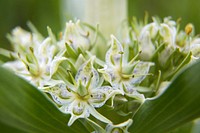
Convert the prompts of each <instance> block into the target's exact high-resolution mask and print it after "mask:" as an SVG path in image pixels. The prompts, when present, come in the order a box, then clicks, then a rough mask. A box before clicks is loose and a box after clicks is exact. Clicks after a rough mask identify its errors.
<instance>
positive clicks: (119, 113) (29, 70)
mask: <svg viewBox="0 0 200 133" xmlns="http://www.w3.org/2000/svg"><path fill="white" fill-rule="evenodd" d="M29 27H30V29H31V32H29V31H25V30H24V29H22V28H20V27H17V28H15V29H14V30H13V31H12V33H11V34H10V35H8V38H9V40H10V42H11V44H12V46H13V51H7V53H9V54H7V55H6V56H8V57H10V59H11V60H10V61H8V62H5V63H4V64H3V66H4V67H6V68H9V69H11V70H12V71H14V72H15V73H16V74H17V75H19V76H21V77H23V78H24V79H26V80H27V81H29V82H30V83H32V84H33V85H34V86H36V87H37V88H38V89H40V90H41V91H43V92H44V93H47V94H48V95H49V96H50V97H51V98H52V100H53V102H55V104H56V105H57V107H58V108H59V109H60V110H61V111H62V112H64V113H66V114H70V115H71V117H70V119H69V122H68V126H70V125H72V124H73V123H74V122H75V121H76V120H77V119H79V118H85V119H86V120H87V121H88V123H90V124H94V125H98V127H99V128H102V129H105V132H128V127H129V126H130V125H131V123H132V120H131V119H129V118H130V117H132V115H134V112H135V111H137V109H138V107H139V106H140V105H141V104H142V103H143V102H144V101H145V99H146V98H148V97H153V96H155V95H157V94H158V93H160V92H161V91H162V90H163V89H164V88H166V87H167V85H168V84H169V83H170V80H171V78H172V77H173V76H174V75H175V74H176V73H177V72H178V71H179V70H180V69H181V68H182V67H183V66H185V65H186V64H188V63H191V62H194V61H195V60H197V59H198V58H199V57H200V54H199V53H200V38H199V37H198V36H194V27H193V25H192V24H188V25H187V26H186V27H185V31H181V30H179V24H178V23H176V22H175V21H172V20H171V19H170V18H169V17H168V18H164V21H161V20H160V19H158V18H153V22H151V23H149V24H147V23H146V21H145V22H143V23H141V22H140V23H138V22H137V21H136V20H135V19H133V21H132V22H131V26H130V27H129V29H130V30H129V31H128V33H127V36H126V37H125V38H123V39H121V40H118V39H117V38H116V37H115V36H114V35H111V38H110V39H111V40H110V41H108V42H107V44H102V42H103V41H100V42H101V43H98V42H97V39H96V38H97V37H98V33H99V32H98V31H94V30H91V29H90V28H89V27H87V26H86V25H83V24H82V23H81V22H80V21H76V22H75V23H74V22H72V21H69V22H68V23H66V27H65V29H64V31H63V32H62V33H61V34H60V35H59V36H58V37H56V36H55V35H54V34H53V33H52V31H51V29H50V28H49V27H48V28H47V30H48V37H46V38H45V37H43V36H42V35H41V34H40V33H39V32H38V31H37V30H36V29H35V28H34V26H33V25H32V24H29ZM99 40H100V39H99ZM123 40H126V41H123ZM96 45H100V46H96ZM106 46H109V47H106ZM100 47H101V49H97V48H100ZM97 51H98V53H106V54H105V56H104V59H102V57H100V56H99V55H98V54H97V53H95V52H97ZM106 109H107V110H106ZM79 120H81V119H79ZM97 123H98V124H97Z"/></svg>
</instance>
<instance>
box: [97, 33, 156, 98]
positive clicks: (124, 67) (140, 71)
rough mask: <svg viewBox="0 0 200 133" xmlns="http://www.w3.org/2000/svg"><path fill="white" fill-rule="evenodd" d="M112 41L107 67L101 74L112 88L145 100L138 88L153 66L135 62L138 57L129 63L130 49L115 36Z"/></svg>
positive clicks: (148, 63)
mask: <svg viewBox="0 0 200 133" xmlns="http://www.w3.org/2000/svg"><path fill="white" fill-rule="evenodd" d="M111 39H112V42H111V47H110V49H109V50H108V51H107V53H106V65H105V66H104V68H103V69H99V72H101V73H102V74H103V76H104V78H105V80H107V81H108V82H109V83H110V84H111V86H112V87H114V88H116V89H119V90H120V91H121V92H122V94H127V95H129V96H131V97H132V96H133V97H135V96H136V97H138V96H139V97H140V98H143V95H141V94H139V93H138V92H137V90H136V86H138V85H139V84H140V83H141V82H142V80H144V78H145V77H146V76H147V75H148V72H149V69H150V66H151V65H153V64H152V63H150V62H142V61H135V58H136V57H135V58H133V59H132V60H131V61H129V60H128V58H129V57H128V55H129V51H128V49H127V48H123V46H122V45H121V43H120V42H119V41H118V40H117V39H116V38H115V37H114V36H111ZM138 54H139V53H138Z"/></svg>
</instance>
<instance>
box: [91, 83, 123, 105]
mask: <svg viewBox="0 0 200 133" xmlns="http://www.w3.org/2000/svg"><path fill="white" fill-rule="evenodd" d="M116 94H121V92H120V91H119V90H115V89H113V88H111V87H110V86H102V87H99V88H95V89H92V90H91V98H90V99H89V103H90V104H91V105H92V106H93V107H96V108H99V107H101V106H103V105H104V104H105V102H106V101H107V100H108V99H110V98H111V97H112V96H115V95H116Z"/></svg>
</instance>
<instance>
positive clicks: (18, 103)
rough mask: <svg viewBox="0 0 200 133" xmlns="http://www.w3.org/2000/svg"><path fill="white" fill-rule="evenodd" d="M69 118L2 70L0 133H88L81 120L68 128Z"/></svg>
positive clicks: (40, 94)
mask: <svg viewBox="0 0 200 133" xmlns="http://www.w3.org/2000/svg"><path fill="white" fill-rule="evenodd" d="M69 117H70V115H66V114H63V113H61V112H60V111H59V110H58V108H57V107H56V106H55V105H54V104H53V103H52V102H51V101H50V100H49V99H48V98H47V97H46V96H45V95H44V94H43V93H42V92H40V91H39V90H38V89H36V88H35V87H33V86H32V85H30V84H29V83H27V82H26V81H24V80H23V79H21V78H19V77H17V76H16V75H14V74H12V73H11V72H9V71H8V70H6V69H4V68H2V67H0V131H5V132H12V131H14V129H15V130H16V131H23V132H34V133H66V132H69V133H77V132H81V133H88V131H87V129H86V128H85V127H84V126H83V125H82V124H81V123H80V121H76V122H75V123H74V124H73V125H72V126H71V127H68V126H67V122H68V120H69ZM7 127H11V128H12V129H10V130H9V129H8V128H7Z"/></svg>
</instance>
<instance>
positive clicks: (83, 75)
mask: <svg viewBox="0 0 200 133" xmlns="http://www.w3.org/2000/svg"><path fill="white" fill-rule="evenodd" d="M92 60H93V59H90V60H89V61H87V62H86V63H84V64H83V65H82V66H81V67H80V69H79V70H78V72H77V74H76V76H75V79H74V78H73V77H72V74H71V73H70V72H69V74H70V76H71V78H72V81H73V84H71V83H69V82H67V83H66V82H65V83H60V84H57V85H56V86H50V87H47V88H45V89H44V91H46V92H48V93H50V94H51V96H52V97H53V99H54V101H55V102H56V103H57V104H58V105H60V106H61V107H60V109H61V111H63V112H64V113H70V114H71V118H70V120H69V122H68V125H71V124H72V123H73V122H74V121H75V120H76V119H78V118H87V117H89V115H90V114H91V115H93V116H94V117H96V118H97V119H99V120H100V121H102V122H105V123H112V122H111V121H110V120H108V119H107V118H105V117H104V116H102V115H101V114H100V113H98V112H97V111H96V110H95V108H99V107H101V106H103V105H104V104H105V102H106V101H107V100H108V99H109V98H111V97H113V96H114V95H115V94H118V93H120V92H119V91H118V90H114V89H113V88H111V87H110V86H101V84H100V85H98V83H99V75H98V72H97V71H96V70H95V69H94V68H93V65H92V62H93V61H92ZM100 86H101V87H100Z"/></svg>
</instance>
